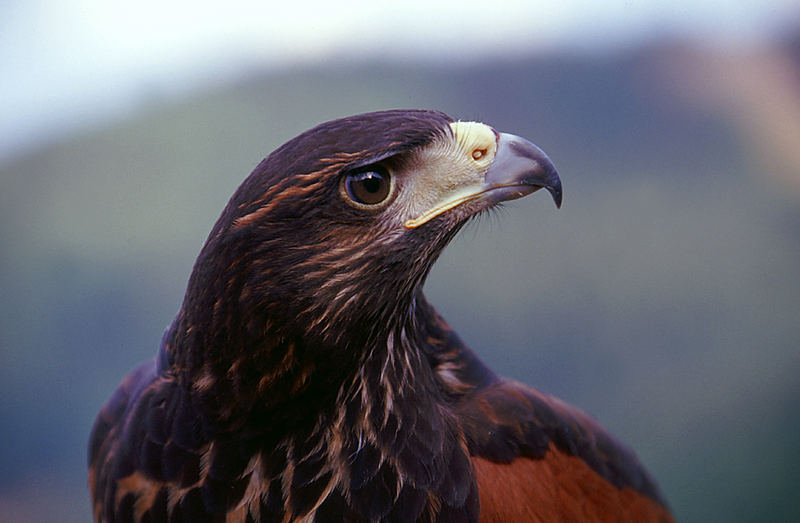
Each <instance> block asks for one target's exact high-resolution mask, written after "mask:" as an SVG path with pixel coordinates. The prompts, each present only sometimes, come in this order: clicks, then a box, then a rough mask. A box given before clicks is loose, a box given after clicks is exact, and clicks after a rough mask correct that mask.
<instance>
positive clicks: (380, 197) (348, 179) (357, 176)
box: [344, 165, 393, 207]
mask: <svg viewBox="0 0 800 523" xmlns="http://www.w3.org/2000/svg"><path fill="white" fill-rule="evenodd" d="M392 185H393V184H392V178H391V176H390V175H389V173H388V172H387V171H386V169H384V168H383V167H381V166H379V165H371V166H370V167H369V168H365V169H360V170H358V171H354V172H351V173H348V174H346V175H345V177H344V192H345V193H346V194H347V197H348V198H350V200H352V201H353V202H354V203H356V204H359V205H362V206H367V207H372V206H376V205H378V204H380V203H383V202H384V201H386V199H387V198H389V195H390V194H391V192H392Z"/></svg>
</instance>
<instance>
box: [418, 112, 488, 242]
mask: <svg viewBox="0 0 800 523" xmlns="http://www.w3.org/2000/svg"><path fill="white" fill-rule="evenodd" d="M450 129H451V130H452V131H453V140H452V142H449V143H448V144H447V147H445V149H443V150H440V154H441V157H440V160H444V161H446V162H447V166H446V167H445V166H442V167H443V168H442V169H441V170H438V172H448V173H449V175H447V176H439V177H437V178H435V179H429V180H427V183H426V184H425V185H426V187H425V189H424V191H423V192H424V193H425V194H430V195H433V194H438V195H439V196H438V197H436V200H434V202H435V203H434V202H431V203H432V206H431V207H430V208H428V209H427V210H426V211H424V212H423V213H422V214H420V215H418V216H416V217H415V218H411V219H409V220H406V222H405V224H404V225H405V227H406V228H407V229H413V228H415V227H419V226H420V225H422V224H424V223H426V222H428V221H430V220H432V219H433V218H435V217H436V216H439V215H440V214H443V213H445V212H447V211H449V210H451V209H454V208H456V207H458V206H459V205H461V204H463V203H465V202H468V201H470V200H473V199H475V198H476V197H478V196H480V195H481V194H482V193H483V192H485V188H484V187H483V176H484V174H485V172H486V170H487V169H488V168H489V165H491V163H492V162H493V161H494V156H495V153H496V152H497V140H496V135H495V133H494V131H493V130H492V128H491V127H489V126H488V125H486V124H482V123H479V122H453V123H451V124H450Z"/></svg>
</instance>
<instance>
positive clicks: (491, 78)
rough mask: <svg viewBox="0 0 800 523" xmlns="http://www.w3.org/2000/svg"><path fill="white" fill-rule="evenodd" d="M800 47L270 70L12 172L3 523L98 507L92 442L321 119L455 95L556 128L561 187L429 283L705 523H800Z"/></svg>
mask: <svg viewBox="0 0 800 523" xmlns="http://www.w3.org/2000/svg"><path fill="white" fill-rule="evenodd" d="M798 42H800V37H798V38H795V39H786V40H785V41H784V42H783V43H779V44H774V45H771V46H765V47H762V48H760V49H757V50H753V49H745V48H743V49H741V50H736V51H731V50H730V49H727V50H722V49H718V48H710V47H704V46H701V45H698V44H690V43H686V42H681V43H676V42H662V43H658V44H653V45H650V46H648V47H645V48H641V49H634V50H626V51H623V52H619V53H614V54H609V53H605V54H603V53H598V54H595V55H578V54H569V55H532V56H531V57H528V58H514V59H510V58H509V59H504V58H502V57H497V58H495V59H493V60H486V61H483V62H481V63H475V64H472V65H461V62H460V65H450V64H446V63H436V64H434V63H430V62H429V63H426V64H424V65H420V64H415V63H411V62H402V63H401V62H393V63H380V64H379V63H358V62H347V61H341V62H336V63H331V64H327V65H320V66H319V67H316V68H303V69H295V70H291V69H287V70H282V71H278V72H274V71H273V72H266V71H253V72H252V73H251V74H250V75H249V76H247V77H244V78H240V79H239V80H238V81H236V82H234V83H231V84H230V85H228V86H226V87H225V88H217V89H215V90H212V91H207V92H203V93H198V94H195V95H192V96H191V97H190V98H188V99H183V100H170V99H164V98H161V97H159V95H158V93H156V92H146V93H144V94H143V97H142V101H141V110H140V111H138V112H137V113H136V114H135V115H133V116H132V117H131V118H130V119H127V120H125V121H117V122H114V123H110V124H108V125H107V126H104V127H102V128H98V129H95V130H94V131H93V132H89V133H87V134H81V135H78V136H68V137H64V138H63V139H61V140H60V141H58V142H57V143H52V144H49V145H47V146H43V147H42V148H41V149H39V150H35V151H31V152H27V153H25V155H24V156H18V157H16V158H13V159H11V160H10V161H7V162H6V163H5V164H4V165H0V239H2V243H0V246H2V247H1V248H2V251H1V252H0V254H2V255H1V256H0V288H2V289H3V293H4V300H3V302H2V306H0V307H1V310H2V314H0V398H3V400H2V401H0V423H2V426H3V427H5V429H4V430H3V431H0V470H2V471H3V472H4V474H3V475H2V476H3V477H2V478H0V520H2V521H49V520H52V515H53V514H58V515H59V520H61V521H85V520H87V519H88V517H89V516H88V514H89V511H88V493H87V492H86V489H85V487H84V485H85V465H84V463H85V445H86V439H87V438H88V432H89V429H90V426H91V423H92V421H93V417H94V415H95V413H96V412H97V410H98V409H99V407H100V405H101V404H102V402H103V401H104V400H105V399H106V398H107V397H108V395H109V394H110V393H111V391H112V390H113V388H114V387H115V386H116V384H117V383H118V381H119V380H120V378H121V377H122V375H123V374H124V373H125V372H126V371H127V370H128V369H130V368H131V367H132V366H133V365H134V364H135V363H136V362H138V361H141V360H143V359H146V358H149V357H151V355H153V354H154V352H155V350H156V347H157V344H158V341H159V339H160V335H161V330H162V329H163V328H164V327H165V326H166V325H167V323H168V322H169V321H170V320H171V318H172V316H173V315H174V313H175V312H176V311H177V309H178V307H179V306H180V301H181V298H182V293H183V289H184V286H185V284H186V280H187V278H188V275H189V271H190V270H191V266H192V263H193V261H194V257H195V256H196V254H197V252H198V251H199V249H200V247H201V245H202V242H203V240H204V239H205V235H206V234H207V233H208V231H209V230H210V228H211V226H212V224H213V222H214V221H215V220H216V218H217V216H218V214H219V212H220V211H221V210H222V208H223V206H224V205H225V202H226V201H227V199H228V197H229V196H230V194H231V193H232V192H233V191H234V189H235V188H236V186H237V185H238V184H239V183H240V182H241V180H242V179H244V177H245V176H246V175H247V174H248V173H249V172H250V170H251V169H252V168H253V167H254V166H255V165H256V164H257V163H258V162H259V161H260V159H261V158H262V157H264V156H265V155H266V154H268V153H269V152H270V151H271V150H273V149H274V148H275V147H277V146H278V145H280V144H281V143H282V142H284V141H285V140H288V139H290V138H291V137H293V136H295V135H296V134H298V133H299V132H301V131H303V130H305V129H307V128H309V127H311V126H313V125H315V124H316V123H319V122H322V121H325V120H328V119H331V118H335V117H338V116H344V115H347V114H355V113H359V112H364V111H370V110H377V109H386V108H393V107H424V108H435V109H441V110H443V111H445V112H447V113H449V114H451V115H452V116H454V117H457V118H461V119H477V120H482V121H485V122H487V123H489V124H491V125H493V126H495V127H496V128H497V129H500V130H503V131H509V132H514V133H517V134H520V135H522V136H525V137H527V138H529V139H531V140H533V141H534V142H536V143H538V144H539V145H540V146H541V147H542V148H543V149H544V150H546V151H547V152H548V154H549V155H550V156H551V158H552V159H553V160H554V162H555V163H556V165H557V166H558V168H559V171H560V172H561V174H562V178H563V180H564V187H565V201H564V207H563V208H562V209H561V210H560V211H558V212H557V211H555V210H554V209H553V208H552V205H551V204H550V203H549V202H548V201H547V200H546V198H545V197H544V196H541V195H538V196H534V197H531V198H528V199H525V200H520V201H517V202H513V203H512V204H510V205H507V206H506V207H505V208H504V211H503V212H501V213H498V214H497V215H495V216H493V217H490V218H488V219H486V220H483V221H482V222H479V223H478V224H477V225H475V226H473V227H469V228H467V230H466V231H464V232H463V233H461V235H460V237H459V238H457V240H456V241H455V242H454V244H453V245H452V246H451V247H450V248H449V249H448V250H447V251H446V252H445V254H444V256H443V257H442V259H441V260H440V261H439V262H438V263H437V266H436V267H435V268H434V271H433V273H432V274H431V277H430V279H429V282H428V284H427V285H426V293H427V294H428V296H429V298H430V299H431V301H432V302H433V303H434V304H435V305H437V307H438V308H439V309H440V311H441V312H443V314H444V315H445V317H447V318H448V319H449V320H450V321H451V323H453V324H454V326H455V327H456V328H457V330H458V331H459V332H460V333H461V334H462V336H463V337H464V338H465V339H466V340H467V342H468V343H470V344H471V345H473V346H474V347H475V348H476V350H477V351H478V352H479V353H480V354H481V355H482V357H484V358H485V359H486V360H487V361H489V362H490V364H491V365H492V366H493V367H494V368H496V369H497V370H498V371H499V372H501V373H503V374H506V375H509V376H512V377H514V378H516V379H520V380H522V381H525V382H527V383H529V384H532V385H534V386H537V387H539V388H541V389H543V390H545V391H548V392H551V393H554V394H556V395H559V396H561V397H563V398H565V399H567V400H569V401H571V402H573V403H575V404H576V405H579V406H581V407H583V408H584V409H586V410H588V411H589V412H590V413H592V414H593V415H595V416H597V417H598V418H599V419H600V420H601V421H602V422H603V423H604V424H605V425H607V426H608V427H609V428H611V429H612V431H613V432H615V433H616V434H618V435H619V436H620V437H621V438H622V439H623V440H625V441H627V442H628V443H630V444H631V446H632V447H634V448H635V449H636V450H637V451H638V453H639V454H640V456H641V457H642V458H643V460H644V461H645V462H646V463H647V464H648V465H649V467H650V468H651V469H652V471H653V473H654V474H655V476H656V477H657V478H659V480H660V483H661V484H662V487H663V489H664V490H665V493H666V495H667V497H668V498H669V499H670V500H671V502H672V505H673V508H674V509H675V512H676V514H677V515H678V517H679V519H680V520H686V521H693V520H699V521H737V520H741V521H749V520H755V519H758V520H798V519H800V503H798V502H797V500H796V496H795V494H794V492H793V490H794V488H793V486H794V485H796V484H797V483H798V481H800V457H798V456H799V455H798V453H797V451H796V442H797V441H798V440H799V439H800V414H798V412H797V409H796V407H795V397H796V394H797V390H798V385H800V383H798V382H799V381H800V380H798V378H797V376H798V375H800V374H798V371H800V351H798V346H797V345H798V340H800V327H798V322H797V318H798V316H799V315H800V44H798Z"/></svg>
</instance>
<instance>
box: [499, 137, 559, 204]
mask: <svg viewBox="0 0 800 523" xmlns="http://www.w3.org/2000/svg"><path fill="white" fill-rule="evenodd" d="M484 180H485V185H484V187H485V189H486V190H487V191H488V195H489V196H490V197H491V199H493V200H494V201H495V202H502V201H506V200H515V199H517V198H522V197H523V196H527V195H528V194H531V193H532V192H535V191H538V190H539V189H542V188H544V189H547V191H548V192H549V193H550V196H552V197H553V201H554V202H555V204H556V207H559V208H560V207H561V179H560V178H559V177H558V172H556V168H555V166H554V165H553V162H551V161H550V158H548V157H547V155H546V154H545V153H544V151H542V150H541V149H539V148H538V147H536V146H535V145H534V144H532V143H531V142H529V141H528V140H526V139H524V138H520V137H519V136H515V135H513V134H508V133H500V137H499V138H498V140H497V154H496V156H495V158H494V161H493V162H492V165H490V166H489V169H488V170H487V171H486V176H485V179H484Z"/></svg>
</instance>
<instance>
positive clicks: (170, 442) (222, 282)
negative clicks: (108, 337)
mask: <svg viewBox="0 0 800 523" xmlns="http://www.w3.org/2000/svg"><path fill="white" fill-rule="evenodd" d="M539 188H546V189H547V190H548V191H549V192H550V193H551V194H552V195H553V197H554V199H555V200H556V202H557V203H558V204H560V200H561V183H560V181H559V179H558V176H557V174H556V172H555V169H554V167H553V166H552V164H551V163H550V161H549V160H548V159H547V157H546V156H545V155H544V153H542V152H541V151H540V150H539V149H537V148H536V147H535V146H534V145H533V144H531V143H529V142H527V141H525V140H522V139H520V138H518V137H514V136H512V135H507V134H499V133H496V132H495V131H494V130H492V129H491V128H490V127H488V126H485V125H483V124H476V123H464V122H453V121H452V120H451V119H450V118H449V117H448V116H446V115H444V114H442V113H438V112H432V111H386V112H379V113H369V114H364V115H359V116H354V117H350V118H344V119H341V120H336V121H333V122H328V123H325V124H322V125H320V126H318V127H316V128H314V129H312V130H310V131H307V132H306V133H303V134H302V135H300V136H298V137H297V138H295V139H293V140H291V141H289V142H288V143H286V144H285V145H283V146H282V147H280V148H279V149H277V150H276V151H275V152H273V153H272V154H271V155H270V156H268V157H267V158H266V159H265V160H264V161H263V162H261V164H260V165H259V166H258V167H256V169H255V170H254V171H253V173H252V174H251V175H250V176H249V177H248V178H247V179H246V180H245V181H244V182H243V183H242V185H241V186H240V187H239V189H238V190H237V191H236V193H235V194H234V195H233V197H232V198H231V200H230V202H229V203H228V205H227V207H226V208H225V210H224V211H223V213H222V216H221V217H220V218H219V220H218V221H217V223H216V225H215V226H214V228H213V230H212V231H211V234H210V235H209V237H208V240H207V241H206V244H205V246H204V247H203V249H202V251H201V252H200V255H199V256H198V259H197V262H196V264H195V267H194V270H193V272H192V275H191V277H190V280H189V284H188V287H187V291H186V295H185V298H184V302H183V306H182V308H181V310H180V311H179V313H178V315H177V317H176V318H175V320H174V321H173V323H172V325H171V326H170V327H169V329H167V332H166V333H165V335H164V338H163V340H162V343H161V347H160V349H159V351H158V355H157V356H156V358H155V360H154V361H151V362H148V363H146V364H144V365H142V366H141V367H140V368H138V369H137V370H135V371H133V372H131V373H130V374H128V376H126V377H125V379H124V380H123V382H122V384H121V385H120V386H119V388H118V389H117V391H116V392H115V393H114V395H113V396H112V398H111V399H110V400H109V401H108V403H107V404H106V405H105V406H104V407H103V409H102V410H101V412H100V414H99V415H98V418H97V421H96V423H95V427H94V429H93V431H92V436H91V441H90V444H89V486H90V490H91V496H92V503H93V511H94V517H95V520H97V521H108V522H111V521H151V522H155V521H171V522H175V521H227V522H234V521H242V522H244V521H314V522H323V521H415V520H420V521H477V520H478V519H480V520H482V521H525V520H542V521H556V520H569V521H589V520H609V521H620V520H626V519H627V520H631V521H635V520H652V521H659V520H660V521H669V520H670V519H671V518H670V516H669V513H668V511H667V509H666V508H665V505H664V502H663V500H662V498H661V496H660V494H659V492H658V489H657V487H656V486H655V485H654V483H653V482H652V481H651V479H650V478H649V477H648V475H647V474H646V472H645V471H644V470H643V468H642V467H641V465H640V464H639V462H638V461H637V459H636V457H635V456H634V455H633V454H632V453H631V452H630V451H629V450H627V449H626V448H625V447H624V446H622V445H621V444H619V443H618V442H616V441H615V440H614V439H613V438H612V437H611V436H609V435H608V434H607V433H606V432H605V431H604V430H603V429H602V428H600V427H599V426H598V425H597V424H596V423H595V422H593V421H592V420H591V419H589V418H588V417H587V416H586V415H584V414H583V413H581V412H580V411H578V410H576V409H574V408H572V407H569V406H567V405H565V404H563V403H561V402H559V401H558V400H556V399H554V398H551V397H549V396H546V395H544V394H542V393H539V392H536V391H535V390H532V389H530V388H527V387H525V386H523V385H521V384H518V383H514V382H510V381H507V380H504V379H503V378H500V377H498V376H496V375H495V374H494V373H493V372H492V371H491V370H489V369H488V368H487V367H486V366H484V365H483V363H481V362H480V360H479V359H478V358H477V357H476V356H475V355H474V354H473V353H472V351H471V350H470V349H469V348H467V346H466V345H464V344H463V343H462V341H461V340H460V339H459V338H458V336H457V335H456V334H455V333H454V332H453V331H452V330H451V329H450V328H449V327H448V326H447V324H446V323H445V322H444V320H442V318H441V317H439V315H438V314H437V313H436V312H435V311H434V309H433V308H432V307H431V306H430V305H429V304H428V302H427V301H426V300H425V298H424V296H423V295H422V291H421V289H422V284H423V282H424V280H425V277H426V276H427V274H428V271H429V269H430V267H431V265H432V264H433V262H434V261H435V260H436V258H437V256H438V255H439V253H440V252H441V251H442V249H443V248H444V247H445V246H446V245H447V243H448V242H449V241H450V239H451V238H452V237H453V236H454V235H455V234H456V233H457V232H458V230H459V229H460V228H461V227H462V226H463V225H464V223H466V222H467V221H468V220H469V219H470V218H471V217H473V216H475V215H477V214H480V213H481V212H483V211H485V210H487V209H489V208H491V207H492V206H494V205H496V204H497V203H499V202H501V201H504V200H508V199H513V198H518V197H521V196H525V195H526V194H529V193H531V192H533V191H535V190H537V189H539Z"/></svg>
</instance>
